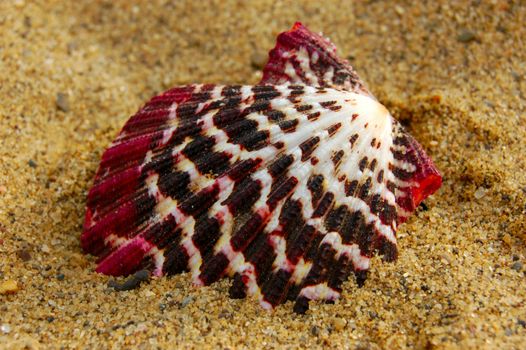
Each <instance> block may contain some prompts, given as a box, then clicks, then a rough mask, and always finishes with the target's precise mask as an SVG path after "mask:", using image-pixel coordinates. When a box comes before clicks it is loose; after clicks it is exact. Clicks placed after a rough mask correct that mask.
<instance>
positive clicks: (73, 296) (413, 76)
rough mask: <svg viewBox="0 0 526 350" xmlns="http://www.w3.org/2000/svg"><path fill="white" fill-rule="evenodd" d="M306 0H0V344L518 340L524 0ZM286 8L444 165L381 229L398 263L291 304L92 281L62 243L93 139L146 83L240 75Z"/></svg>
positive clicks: (99, 144)
mask: <svg viewBox="0 0 526 350" xmlns="http://www.w3.org/2000/svg"><path fill="white" fill-rule="evenodd" d="M133 2H135V5H134V4H132V3H133ZM317 3H318V2H314V1H313V2H309V1H303V2H297V1H294V2H292V1H291V2H288V1H279V2H275V3H274V2H273V1H258V2H255V1H254V2H242V1H213V2H210V3H208V4H204V3H201V2H197V1H191V0H190V1H177V2H176V1H172V2H168V1H153V2H147V1H116V2H115V3H113V4H112V2H111V1H105V2H102V1H96V2H92V1H79V2H69V1H62V2H61V1H38V2H37V1H23V0H18V1H15V0H5V1H1V2H0V98H1V103H0V284H1V285H0V348H2V349H3V348H7V349H11V348H13V349H17V348H22V347H24V346H27V347H29V348H38V347H41V348H81V349H94V348H101V349H105V348H143V349H149V348H218V349H221V348H224V349H226V348H229V349H237V348H269V349H272V348H291V349H294V348H322V347H323V348H325V347H332V348H338V349H340V348H348V349H381V348H384V349H413V348H416V349H521V348H524V346H525V344H526V304H525V303H526V288H524V286H525V281H524V280H525V273H526V267H525V266H523V264H524V263H526V249H525V244H526V241H525V238H526V214H525V211H526V156H524V155H525V154H526V142H525V139H526V112H525V107H526V101H525V96H526V64H525V62H526V49H525V42H524V38H525V37H526V27H525V26H524V24H523V23H524V22H525V21H526V6H524V4H523V3H522V5H521V1H471V2H469V3H468V2H467V1H466V2H461V1H459V2H455V3H457V4H459V5H453V4H448V3H449V1H437V2H435V1H430V2H428V3H427V4H420V3H419V2H409V1H408V2H404V3H400V4H398V5H396V6H395V5H394V4H393V3H392V2H388V1H367V2H365V1H364V2H361V1H360V2H356V3H355V4H351V3H350V2H347V1H342V2H338V1H330V2H323V5H319V4H317ZM320 3H321V2H320ZM460 3H462V5H460ZM296 20H300V21H302V22H304V23H305V24H306V25H308V26H309V27H310V28H311V29H313V30H316V31H323V32H324V33H325V34H326V35H328V36H330V38H331V39H332V40H333V41H334V42H335V43H336V45H337V46H338V48H339V52H340V53H341V55H342V56H344V57H346V58H348V59H349V60H351V62H352V64H353V65H354V66H355V68H356V70H357V71H358V72H359V74H360V75H361V76H362V78H363V79H364V80H365V81H366V82H367V84H368V86H369V87H370V89H371V91H373V93H374V94H375V95H376V96H377V97H378V98H379V100H380V101H381V102H383V103H384V104H385V105H386V106H387V107H388V108H389V109H390V110H391V112H392V113H393V115H395V116H396V117H397V118H399V119H400V120H402V121H403V123H404V124H405V125H406V126H407V127H408V129H409V130H410V131H411V133H412V134H413V135H414V136H415V137H416V139H418V140H419V141H420V142H421V143H422V145H423V146H424V148H425V149H426V151H427V152H428V153H429V154H430V156H431V157H432V158H433V159H434V161H435V163H436V164H437V166H438V168H439V169H440V170H441V171H442V173H443V175H444V185H443V187H442V189H441V190H440V191H439V192H438V193H437V194H435V195H434V196H433V197H431V198H429V199H428V200H426V205H427V208H428V209H427V210H425V209H424V208H421V209H419V211H418V212H417V213H416V214H415V215H414V216H413V217H412V218H411V219H410V220H409V221H408V222H407V223H406V224H404V225H402V226H401V227H400V230H399V233H398V239H399V246H400V258H399V260H398V261H397V262H396V263H394V264H382V263H381V261H380V259H375V261H373V264H372V269H371V272H370V278H369V279H368V280H367V282H366V283H365V286H364V287H363V288H358V287H357V286H356V284H355V282H354V281H353V280H352V279H351V280H350V281H348V282H347V283H346V284H345V288H344V293H343V295H342V298H341V299H340V300H339V301H338V302H337V303H336V304H335V305H326V304H316V303H313V304H312V305H311V310H310V311H309V312H308V313H307V314H306V315H303V316H300V315H296V314H294V313H293V312H292V304H291V303H287V304H285V305H283V306H281V307H279V308H277V309H276V310H275V311H274V312H267V311H264V310H262V309H261V308H260V307H259V305H258V304H257V302H255V301H254V300H250V299H249V300H231V299H229V298H228V297H227V294H228V293H227V290H228V286H229V281H226V280H225V281H222V282H220V283H217V284H215V285H213V286H211V287H206V288H195V287H193V286H192V285H191V284H190V282H189V276H187V275H180V276H176V277H170V278H160V279H155V280H153V281H151V282H150V283H148V284H143V285H141V287H140V288H138V289H135V290H132V291H127V292H116V291H114V290H113V289H111V288H109V287H108V281H109V278H108V277H105V276H101V275H98V274H96V273H95V272H94V267H95V259H94V258H93V257H90V256H85V255H83V253H82V251H81V249H80V245H79V236H80V233H81V226H82V222H83V215H84V203H85V198H86V193H87V191H88V189H89V187H90V186H91V182H92V178H93V175H94V172H95V170H96V168H97V165H98V161H99V157H100V155H101V153H102V152H103V150H104V149H105V147H106V146H107V145H108V144H109V143H110V142H111V140H112V138H113V137H114V136H115V135H116V134H117V132H118V130H119V129H120V127H121V126H122V125H123V124H124V122H125V121H126V119H127V118H128V117H129V116H130V115H131V114H132V113H134V112H135V111H136V110H137V109H138V108H139V107H140V106H141V105H142V104H143V103H144V102H145V101H146V100H147V99H148V98H150V97H151V96H153V95H155V94H157V93H159V92H161V91H162V90H164V89H167V88H169V87H172V86H175V85H179V84H185V83H193V82H216V83H255V82H257V81H258V80H259V78H260V76H261V75H260V73H259V72H258V69H259V68H258V67H260V66H261V64H262V63H263V62H262V61H264V58H265V55H266V51H267V50H268V49H270V48H271V47H272V46H273V43H274V38H275V36H276V34H278V33H279V32H281V31H284V30H286V29H288V28H289V27H290V26H291V25H292V24H293V23H294V22H295V21H296Z"/></svg>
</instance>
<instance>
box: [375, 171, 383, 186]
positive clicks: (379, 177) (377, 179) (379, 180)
mask: <svg viewBox="0 0 526 350" xmlns="http://www.w3.org/2000/svg"><path fill="white" fill-rule="evenodd" d="M376 181H378V183H382V182H383V181H384V170H383V169H382V170H380V171H379V172H378V176H377V177H376Z"/></svg>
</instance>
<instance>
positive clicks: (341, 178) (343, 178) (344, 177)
mask: <svg viewBox="0 0 526 350" xmlns="http://www.w3.org/2000/svg"><path fill="white" fill-rule="evenodd" d="M346 178H347V175H345V174H341V175H340V177H339V178H338V181H339V182H343V181H345V179H346Z"/></svg>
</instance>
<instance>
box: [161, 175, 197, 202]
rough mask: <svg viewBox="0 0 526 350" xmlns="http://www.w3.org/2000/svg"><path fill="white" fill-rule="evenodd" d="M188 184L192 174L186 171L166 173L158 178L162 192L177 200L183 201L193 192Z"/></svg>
mask: <svg viewBox="0 0 526 350" xmlns="http://www.w3.org/2000/svg"><path fill="white" fill-rule="evenodd" d="M188 185H190V175H188V173H187V172H185V171H172V172H169V173H164V174H163V176H161V177H160V178H159V179H158V180H157V187H158V188H159V191H160V192H161V194H162V195H163V196H165V197H170V198H172V199H175V200H177V201H181V200H183V199H185V198H187V197H188V196H189V195H190V194H191V192H190V190H189V189H188Z"/></svg>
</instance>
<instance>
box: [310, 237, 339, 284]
mask: <svg viewBox="0 0 526 350" xmlns="http://www.w3.org/2000/svg"><path fill="white" fill-rule="evenodd" d="M335 255H336V250H335V249H334V248H333V247H332V245H330V244H328V243H322V244H321V245H320V247H319V249H318V254H317V256H316V258H315V260H314V264H313V265H312V268H311V269H310V271H309V273H308V274H307V276H306V277H305V282H304V286H310V285H316V284H318V283H322V282H323V281H326V280H327V277H328V276H327V275H328V273H329V271H330V270H331V266H334V264H335V261H334V257H335Z"/></svg>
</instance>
